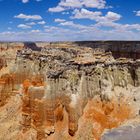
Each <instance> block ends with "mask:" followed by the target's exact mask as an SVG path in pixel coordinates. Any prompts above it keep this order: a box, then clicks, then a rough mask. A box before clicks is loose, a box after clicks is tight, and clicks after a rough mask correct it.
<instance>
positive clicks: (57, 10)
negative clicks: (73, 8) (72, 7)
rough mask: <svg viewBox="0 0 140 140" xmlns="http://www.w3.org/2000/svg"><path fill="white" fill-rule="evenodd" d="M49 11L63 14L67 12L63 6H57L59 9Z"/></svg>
mask: <svg viewBox="0 0 140 140" xmlns="http://www.w3.org/2000/svg"><path fill="white" fill-rule="evenodd" d="M48 11H49V12H62V11H65V8H63V7H61V6H57V7H53V8H49V10H48Z"/></svg>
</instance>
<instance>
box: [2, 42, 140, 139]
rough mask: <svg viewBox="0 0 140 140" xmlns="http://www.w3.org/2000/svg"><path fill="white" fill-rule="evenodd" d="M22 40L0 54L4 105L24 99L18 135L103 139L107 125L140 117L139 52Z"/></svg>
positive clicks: (18, 120)
mask: <svg viewBox="0 0 140 140" xmlns="http://www.w3.org/2000/svg"><path fill="white" fill-rule="evenodd" d="M20 45H21V44H20ZM20 45H17V44H16V47H14V50H13V49H11V48H10V49H9V48H7V49H6V50H5V49H2V53H1V56H3V57H0V58H2V59H0V62H1V65H0V72H1V73H0V87H1V88H0V95H1V96H0V105H1V106H2V107H1V108H6V109H8V107H7V103H8V102H10V100H11V99H12V100H13V98H14V99H15V100H17V99H18V100H19V101H20V102H18V106H19V107H18V108H16V109H17V110H14V111H15V112H18V115H17V117H18V118H19V119H17V120H16V124H18V127H16V128H17V130H16V131H17V132H20V133H19V134H18V135H17V133H15V135H14V136H15V137H14V138H17V139H21V140H22V139H23V140H24V139H35V140H43V139H48V140H49V139H50V140H51V139H54V140H59V139H60V140H65V139H67V140H68V139H70V140H78V139H79V140H88V139H91V140H94V139H95V140H100V139H101V137H102V135H103V133H104V132H105V131H106V130H107V129H112V128H116V127H119V126H120V125H124V124H127V122H128V121H131V120H137V121H138V120H139V110H140V106H139V103H140V100H139V97H140V95H139V90H140V89H139V85H140V74H139V71H140V68H139V65H140V61H139V59H138V56H137V58H133V57H125V56H126V55H124V57H123V54H124V53H122V56H121V57H118V58H116V57H114V55H113V53H114V52H112V51H111V49H108V50H107V49H104V48H99V47H97V48H93V47H91V48H90V47H89V46H88V47H85V46H84V47H82V46H81V47H79V46H77V45H78V44H77V43H75V44H74V43H58V44H57V43H54V44H53V43H52V44H49V43H48V44H47V43H46V45H44V44H43V45H42V44H39V43H38V44H35V43H33V44H32V43H25V44H22V47H21V46H20ZM84 45H85V44H84ZM38 46H41V47H38ZM11 51H12V53H11ZM5 53H7V54H9V57H10V58H12V59H9V57H7V56H4V54H5ZM126 53H127V52H126ZM11 106H12V105H11ZM12 107H13V108H14V106H12ZM3 111H5V110H4V109H3ZM14 111H13V112H14ZM11 118H12V116H11ZM5 119H6V118H5ZM11 124H12V123H11ZM128 124H129V123H128ZM9 127H10V125H9ZM1 129H2V128H1V127H0V130H1ZM8 133H9V134H10V131H9V132H8ZM2 136H3V135H2ZM7 139H8V138H7Z"/></svg>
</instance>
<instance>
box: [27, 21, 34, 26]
mask: <svg viewBox="0 0 140 140" xmlns="http://www.w3.org/2000/svg"><path fill="white" fill-rule="evenodd" d="M26 24H27V25H30V26H32V25H36V23H35V22H29V23H26Z"/></svg>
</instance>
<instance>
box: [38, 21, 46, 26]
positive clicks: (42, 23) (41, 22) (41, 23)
mask: <svg viewBox="0 0 140 140" xmlns="http://www.w3.org/2000/svg"><path fill="white" fill-rule="evenodd" d="M38 24H40V25H44V24H46V22H45V21H40V22H38Z"/></svg>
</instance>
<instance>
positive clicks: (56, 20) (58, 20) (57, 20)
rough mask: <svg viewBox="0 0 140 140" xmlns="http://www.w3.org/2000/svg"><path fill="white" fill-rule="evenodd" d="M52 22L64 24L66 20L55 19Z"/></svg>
mask: <svg viewBox="0 0 140 140" xmlns="http://www.w3.org/2000/svg"><path fill="white" fill-rule="evenodd" d="M54 21H55V22H65V21H66V20H65V19H60V18H56V19H55V20H54Z"/></svg>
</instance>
